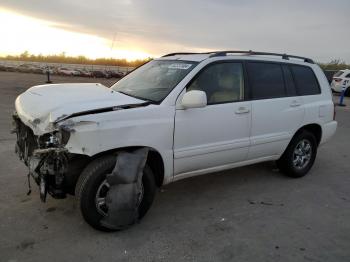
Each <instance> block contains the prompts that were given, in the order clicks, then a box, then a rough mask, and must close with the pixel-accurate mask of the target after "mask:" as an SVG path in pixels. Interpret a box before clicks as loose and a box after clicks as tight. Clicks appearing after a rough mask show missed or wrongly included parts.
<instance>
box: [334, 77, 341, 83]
mask: <svg viewBox="0 0 350 262" xmlns="http://www.w3.org/2000/svg"><path fill="white" fill-rule="evenodd" d="M333 80H334V81H335V82H337V83H339V82H340V81H341V78H333Z"/></svg>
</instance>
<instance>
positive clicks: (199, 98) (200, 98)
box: [181, 90, 207, 109]
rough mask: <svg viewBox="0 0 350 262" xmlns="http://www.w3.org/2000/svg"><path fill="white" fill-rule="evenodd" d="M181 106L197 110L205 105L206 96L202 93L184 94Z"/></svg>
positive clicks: (190, 92)
mask: <svg viewBox="0 0 350 262" xmlns="http://www.w3.org/2000/svg"><path fill="white" fill-rule="evenodd" d="M181 105H182V106H183V107H184V108H185V109H186V108H199V107H205V106H206V105H207V95H206V93H205V92H203V91H199V90H192V91H189V92H187V93H185V94H184V96H183V97H182V101H181Z"/></svg>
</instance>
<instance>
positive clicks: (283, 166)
mask: <svg viewBox="0 0 350 262" xmlns="http://www.w3.org/2000/svg"><path fill="white" fill-rule="evenodd" d="M316 154H317V141H316V138H315V136H314V135H313V134H312V133H310V132H308V131H306V130H302V131H300V132H299V133H297V134H296V135H295V136H294V138H293V139H292V141H291V142H290V143H289V145H288V147H287V149H286V151H285V152H284V153H283V155H282V156H281V158H280V159H279V160H278V161H277V166H278V168H279V169H280V170H281V171H282V172H283V173H285V174H286V175H288V176H290V177H294V178H298V177H303V176H305V175H306V174H307V173H308V172H309V170H310V169H311V167H312V166H313V164H314V162H315V158H316Z"/></svg>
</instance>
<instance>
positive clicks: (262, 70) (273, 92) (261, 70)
mask: <svg viewBox="0 0 350 262" xmlns="http://www.w3.org/2000/svg"><path fill="white" fill-rule="evenodd" d="M247 69H248V74H249V83H250V85H251V88H252V98H253V99H267V98H276V97H283V96H285V95H286V94H285V87H284V80H283V74H282V68H281V66H280V65H279V64H272V63H248V65H247Z"/></svg>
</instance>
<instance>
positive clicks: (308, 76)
mask: <svg viewBox="0 0 350 262" xmlns="http://www.w3.org/2000/svg"><path fill="white" fill-rule="evenodd" d="M291 69H292V72H293V76H294V81H295V84H296V86H297V89H298V94H299V95H301V96H305V95H315V94H319V93H320V88H319V85H318V82H317V79H316V76H315V74H314V72H313V71H312V69H311V68H310V67H306V66H296V65H293V66H291Z"/></svg>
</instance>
